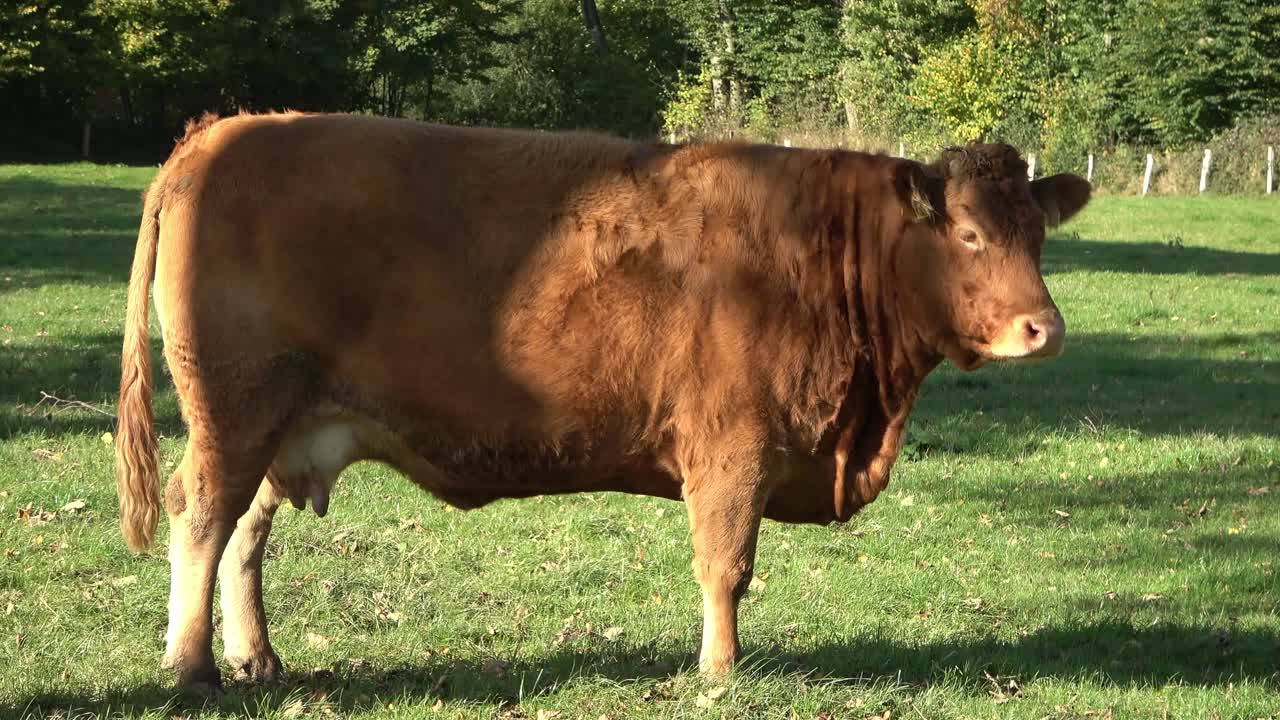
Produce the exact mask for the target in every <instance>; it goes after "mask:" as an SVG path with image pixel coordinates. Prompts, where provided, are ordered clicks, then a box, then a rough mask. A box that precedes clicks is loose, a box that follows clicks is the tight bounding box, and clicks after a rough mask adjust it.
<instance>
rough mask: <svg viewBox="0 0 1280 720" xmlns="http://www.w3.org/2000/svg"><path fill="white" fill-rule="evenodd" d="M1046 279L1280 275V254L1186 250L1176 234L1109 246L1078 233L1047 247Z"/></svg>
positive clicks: (1052, 240)
mask: <svg viewBox="0 0 1280 720" xmlns="http://www.w3.org/2000/svg"><path fill="white" fill-rule="evenodd" d="M1043 266H1044V272H1045V274H1046V275H1050V274H1057V273H1069V272H1078V271H1086V270H1087V271H1101V272H1121V273H1139V274H1143V273H1145V274H1152V275H1176V274H1191V273H1194V274H1197V275H1226V274H1240V275H1280V253H1257V252H1246V251H1240V250H1218V249H1216V248H1208V247H1203V246H1199V245H1185V244H1184V243H1183V242H1182V240H1181V239H1180V238H1179V237H1177V235H1176V234H1174V235H1170V236H1169V237H1168V238H1165V239H1163V240H1150V241H1147V242H1108V241H1105V240H1094V239H1088V238H1082V237H1081V236H1080V234H1079V233H1070V234H1066V235H1054V236H1053V237H1051V238H1049V240H1048V241H1046V242H1045V246H1044V258H1043Z"/></svg>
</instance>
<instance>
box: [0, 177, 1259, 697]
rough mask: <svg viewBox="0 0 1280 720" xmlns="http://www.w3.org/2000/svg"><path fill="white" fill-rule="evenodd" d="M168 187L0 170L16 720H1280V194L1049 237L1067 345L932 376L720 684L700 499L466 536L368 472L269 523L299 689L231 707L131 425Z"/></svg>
mask: <svg viewBox="0 0 1280 720" xmlns="http://www.w3.org/2000/svg"><path fill="white" fill-rule="evenodd" d="M153 172H154V169H153V168H129V167H106V166H92V165H51V166H21V165H8V166H0V717H5V718H8V717H27V716H32V717H45V716H56V717H64V718H71V717H88V716H90V715H103V716H112V717H115V716H125V717H156V718H170V717H174V718H176V717H191V716H197V715H199V716H203V717H223V716H225V717H231V716H244V715H248V716H254V717H283V718H295V717H317V718H324V717H334V716H337V717H346V716H353V717H379V718H381V717H415V718H416V717H424V716H425V717H499V718H510V719H515V718H530V719H533V718H539V719H543V720H545V719H549V718H574V717H584V718H592V719H594V718H599V717H602V716H607V717H609V718H630V717H640V718H645V717H742V718H757V717H779V718H790V717H796V718H868V717H878V718H889V717H892V718H959V717H973V718H980V717H1019V718H1046V717H1047V718H1098V719H1101V718H1106V717H1112V716H1114V717H1123V718H1146V717H1149V718H1164V717H1175V718H1201V717H1203V718H1208V717H1222V718H1228V717H1230V718H1257V717H1271V718H1277V717H1280V578H1278V575H1277V571H1278V570H1280V201H1277V200H1275V199H1274V198H1270V199H1268V198H1260V197H1254V198H1241V197H1204V198H1160V197H1148V198H1132V197H1102V198H1098V199H1096V200H1095V201H1094V203H1093V205H1092V206H1091V207H1089V208H1087V209H1086V210H1085V211H1084V213H1083V214H1082V216H1081V218H1080V219H1079V220H1078V221H1076V222H1074V223H1072V224H1070V225H1068V226H1066V227H1064V228H1062V229H1060V231H1058V232H1056V233H1054V234H1053V236H1052V237H1051V238H1050V240H1049V242H1048V244H1047V246H1046V249H1045V258H1044V266H1045V273H1046V280H1047V282H1048V285H1049V288H1050V290H1051V291H1052V292H1053V294H1054V297H1055V299H1056V300H1057V303H1058V305H1059V307H1060V308H1061V309H1062V311H1063V314H1064V315H1065V317H1066V320H1067V325H1068V340H1067V350H1066V354H1065V355H1064V356H1063V357H1062V358H1060V359H1059V360H1057V361H1054V362H1052V363H1050V364H1046V365H1038V366H1006V367H991V368H987V369H984V370H982V371H979V372H977V373H973V374H965V373H960V372H957V371H955V370H953V369H949V368H944V369H943V370H941V371H939V372H937V373H935V374H934V376H932V377H931V378H930V380H929V382H928V384H927V385H926V388H925V392H924V396H923V399H922V401H921V402H920V404H919V405H918V407H917V410H916V412H915V414H914V416H913V421H912V424H911V434H910V437H909V440H908V445H907V448H906V449H905V451H904V455H903V458H902V459H901V460H900V461H899V464H898V465H897V468H896V470H895V473H894V479H893V482H892V484H891V485H890V487H889V490H888V491H886V494H885V495H883V496H882V497H881V498H880V499H879V500H878V501H877V502H875V503H874V504H872V505H871V506H869V507H868V508H867V509H866V510H864V511H863V512H862V513H861V515H859V516H858V517H856V518H855V519H854V520H853V521H852V522H850V523H848V524H846V525H844V526H833V527H825V528H824V527H796V526H786V525H781V524H777V523H773V522H768V521H766V523H765V526H764V529H763V532H762V538H761V546H760V551H759V556H758V560H757V566H756V574H757V578H756V581H755V582H753V584H752V591H751V592H750V593H749V594H748V596H747V597H746V599H745V600H744V601H743V611H742V614H741V618H742V629H743V643H744V647H745V649H746V651H747V652H748V653H751V655H750V657H749V658H748V660H747V661H746V662H745V663H744V664H743V667H742V669H741V670H740V671H739V672H738V673H737V674H736V675H735V676H734V677H732V678H730V679H729V680H727V681H724V682H710V681H705V680H702V679H700V678H699V676H698V674H697V672H696V659H695V657H694V652H695V650H696V646H697V642H698V637H699V629H700V622H701V613H700V601H699V593H698V587H697V584H696V583H695V582H694V580H693V577H692V573H691V572H690V569H689V561H690V559H691V556H692V551H691V548H690V544H689V540H688V527H687V521H686V517H685V514H684V508H683V506H682V505H680V504H677V503H673V502H670V501H665V500H657V499H649V498H639V497H630V496H622V495H578V496H568V497H559V498H538V499H533V500H526V501H506V502H500V503H497V504H495V505H492V506H490V507H488V508H485V509H482V510H478V511H474V512H468V513H463V512H457V511H450V510H449V509H447V508H445V507H444V506H443V505H442V504H441V503H439V502H438V501H435V500H433V499H432V498H431V497H430V496H429V495H426V494H424V493H422V492H421V491H419V490H417V489H416V488H415V487H413V486H412V485H410V484H409V483H408V482H407V481H405V480H403V479H402V478H400V477H398V476H396V475H395V474H394V473H392V472H390V471H388V470H386V469H384V468H381V467H379V466H376V465H370V464H364V465H359V466H356V467H353V468H352V469H351V470H349V471H348V472H347V473H346V474H344V476H343V478H342V481H341V482H340V483H339V485H338V487H337V488H336V491H335V494H334V498H333V503H332V508H331V511H330V515H329V517H327V518H325V519H324V520H319V519H317V518H316V517H315V516H314V515H311V514H310V513H309V512H308V513H306V514H303V513H298V512H295V511H291V509H289V508H286V509H285V510H284V511H282V512H281V513H280V514H279V515H278V516H277V521H276V528H277V529H276V531H275V533H274V534H273V535H272V541H271V544H270V546H269V549H268V556H267V558H268V559H267V569H266V576H265V578H266V579H265V583H266V587H265V596H266V603H267V612H268V615H269V616H270V617H271V620H272V630H273V636H272V637H273V641H274V644H275V647H276V650H277V651H278V652H279V653H280V655H281V657H282V659H283V660H284V662H285V665H286V667H287V668H288V670H289V671H290V673H289V679H288V681H287V682H286V683H284V684H282V685H278V686H273V687H266V688H259V687H254V686H249V685H245V684H237V683H231V682H229V683H228V685H227V692H226V694H225V695H223V696H221V697H219V698H217V699H214V700H211V701H209V702H208V703H207V704H206V703H204V701H203V700H201V699H195V700H193V699H190V698H181V697H178V698H175V697H173V696H172V693H171V691H170V689H169V688H170V686H171V679H170V677H169V675H168V674H167V673H165V672H163V671H161V670H160V669H159V667H158V664H159V660H160V655H161V652H162V645H163V632H164V624H165V618H166V610H165V603H166V596H167V591H168V574H167V573H168V566H167V561H166V559H165V556H164V551H163V547H164V539H163V533H164V530H162V531H161V533H162V536H161V540H160V542H159V543H158V549H157V550H154V551H153V552H152V553H150V554H147V555H143V556H134V555H132V554H131V553H129V552H128V551H127V550H126V548H125V546H124V543H123V540H122V539H121V538H120V535H119V532H118V527H117V523H116V499H115V485H114V469H113V453H112V448H111V446H110V443H111V437H110V436H109V435H107V433H109V432H112V431H113V430H114V427H113V421H112V419H111V418H110V417H109V415H108V414H109V413H111V412H112V411H113V406H114V398H115V392H116V385H117V382H118V377H119V354H120V344H121V341H120V333H121V325H122V322H123V316H124V298H125V283H126V279H127V277H128V272H129V264H130V261H131V258H132V254H133V242H134V238H135V236H136V233H137V225H138V212H139V192H140V190H141V189H142V188H143V187H144V186H145V184H146V182H147V181H148V179H149V178H150V176H151V174H152V173H153ZM156 338H158V333H153V342H154V343H155V347H156V349H157V351H158V348H159V341H158V339H156ZM159 384H160V386H161V388H162V391H161V393H160V395H159V397H158V402H157V408H156V411H157V416H158V423H159V427H160V428H161V432H162V434H163V448H164V463H165V464H166V465H168V466H170V467H171V466H172V464H173V463H175V462H176V460H177V458H178V456H179V454H180V451H181V447H182V439H183V438H182V433H183V430H182V427H181V424H180V422H179V419H178V414H177V407H176V403H175V401H174V395H173V391H172V387H171V385H169V384H167V382H166V381H165V380H164V379H163V378H162V377H160V383H159ZM163 527H164V525H163V524H162V528H163ZM215 653H218V654H220V648H219V647H217V646H216V647H215Z"/></svg>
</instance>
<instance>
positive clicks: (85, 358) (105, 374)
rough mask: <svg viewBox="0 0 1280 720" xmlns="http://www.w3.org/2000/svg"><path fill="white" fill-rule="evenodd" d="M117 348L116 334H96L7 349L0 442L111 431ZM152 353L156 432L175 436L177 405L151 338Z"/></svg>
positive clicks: (0, 366) (1, 362)
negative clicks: (31, 436)
mask: <svg viewBox="0 0 1280 720" xmlns="http://www.w3.org/2000/svg"><path fill="white" fill-rule="evenodd" d="M122 344H123V340H122V338H121V336H120V335H119V334H118V333H97V334H93V335H75V336H71V337H47V338H31V339H24V340H22V341H21V342H16V341H15V342H12V343H10V344H9V345H8V346H6V347H5V348H4V352H3V353H0V441H3V440H6V439H8V438H11V437H14V436H17V435H25V434H37V435H45V436H62V435H78V434H92V435H101V434H102V433H104V432H115V424H116V422H115V417H114V414H115V406H116V394H117V392H118V391H119V387H120V348H121V345H122ZM151 349H152V357H153V358H154V359H155V366H154V373H153V382H154V387H155V391H156V421H157V427H158V428H159V429H160V432H161V433H164V434H168V435H173V434H176V433H180V432H182V426H181V422H180V420H179V416H178V411H177V403H176V399H175V396H174V395H173V386H172V382H171V380H170V378H169V376H168V374H167V373H166V372H165V370H164V368H163V358H162V354H161V343H160V340H159V339H158V338H155V337H153V338H152V339H151ZM46 393H47V394H48V395H52V396H54V397H56V398H59V399H61V400H65V401H77V402H83V403H88V404H89V405H92V406H94V407H96V408H98V409H99V411H100V412H95V411H91V410H88V409H85V408H83V407H76V406H72V405H65V404H58V403H54V402H53V401H50V400H48V399H46V398H45V397H44V395H43V394H46Z"/></svg>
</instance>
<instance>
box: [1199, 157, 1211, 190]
mask: <svg viewBox="0 0 1280 720" xmlns="http://www.w3.org/2000/svg"><path fill="white" fill-rule="evenodd" d="M1211 162H1213V151H1212V150H1210V149H1209V148H1205V149H1204V162H1202V163H1200V192H1201V193H1203V192H1204V189H1205V188H1207V187H1209V163H1211Z"/></svg>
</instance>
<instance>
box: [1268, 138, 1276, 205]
mask: <svg viewBox="0 0 1280 720" xmlns="http://www.w3.org/2000/svg"><path fill="white" fill-rule="evenodd" d="M1275 169H1276V148H1275V146H1274V145H1268V146H1267V194H1268V195H1270V194H1271V187H1272V186H1271V180H1272V178H1273V177H1274V176H1275Z"/></svg>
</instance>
